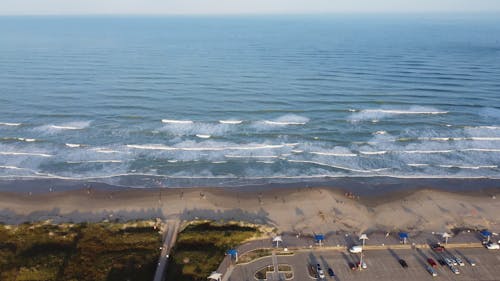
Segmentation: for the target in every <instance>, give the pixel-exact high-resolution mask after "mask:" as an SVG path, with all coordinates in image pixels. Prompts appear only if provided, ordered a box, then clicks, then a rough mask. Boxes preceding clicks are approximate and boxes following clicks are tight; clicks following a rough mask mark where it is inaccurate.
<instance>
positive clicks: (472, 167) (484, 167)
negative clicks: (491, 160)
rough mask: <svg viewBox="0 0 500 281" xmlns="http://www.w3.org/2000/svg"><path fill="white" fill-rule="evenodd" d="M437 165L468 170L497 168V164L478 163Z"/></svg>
mask: <svg viewBox="0 0 500 281" xmlns="http://www.w3.org/2000/svg"><path fill="white" fill-rule="evenodd" d="M438 166H439V167H442V168H455V169H469V170H479V169H496V168H498V166H497V165H479V166H458V165H438Z"/></svg>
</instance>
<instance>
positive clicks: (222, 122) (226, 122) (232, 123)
mask: <svg viewBox="0 0 500 281" xmlns="http://www.w3.org/2000/svg"><path fill="white" fill-rule="evenodd" d="M219 123H221V124H230V125H238V124H241V123H243V121H241V120H219Z"/></svg>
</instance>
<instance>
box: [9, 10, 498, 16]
mask: <svg viewBox="0 0 500 281" xmlns="http://www.w3.org/2000/svg"><path fill="white" fill-rule="evenodd" d="M318 15H320V16H338V15H373V16H376V15H380V16H384V15H386V16H397V15H401V16H405V15H419V16H424V15H433V16H435V15H443V16H475V15H492V16H493V15H500V10H498V11H335V12H255V13H252V12H241V13H240V12H228V13H155V12H152V13H94V12H93V13H12V14H9V13H5V14H3V13H0V17H10V16H12V17H16V16H138V17H142V16H144V17H146V16H207V17H211V16H318Z"/></svg>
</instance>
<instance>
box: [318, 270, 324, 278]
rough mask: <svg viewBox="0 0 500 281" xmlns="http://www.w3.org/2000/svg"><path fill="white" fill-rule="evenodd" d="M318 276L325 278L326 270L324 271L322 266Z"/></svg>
mask: <svg viewBox="0 0 500 281" xmlns="http://www.w3.org/2000/svg"><path fill="white" fill-rule="evenodd" d="M318 276H319V278H321V279H324V278H325V272H323V269H321V268H319V269H318Z"/></svg>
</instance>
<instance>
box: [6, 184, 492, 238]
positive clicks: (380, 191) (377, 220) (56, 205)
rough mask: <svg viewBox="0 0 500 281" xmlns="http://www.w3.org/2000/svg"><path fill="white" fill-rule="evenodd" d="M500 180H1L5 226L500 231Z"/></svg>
mask: <svg viewBox="0 0 500 281" xmlns="http://www.w3.org/2000/svg"><path fill="white" fill-rule="evenodd" d="M499 195H500V181H499V180H487V179H467V180H459V179H453V180H449V179H418V180H417V179H413V180H404V179H385V178H379V179H374V178H364V179H342V180H337V181H335V182H322V183H316V184H314V185H313V184H312V183H303V184H299V183H298V184H291V185H266V186H252V187H249V186H246V187H234V188H229V187H227V188H207V187H203V188H126V187H120V186H112V185H106V184H97V183H89V182H85V183H84V182H67V181H55V180H34V181H26V180H23V181H1V182H0V222H4V223H21V222H24V221H40V220H48V219H50V220H52V221H54V222H60V221H73V222H82V221H101V220H105V219H108V220H114V219H121V220H130V219H146V218H157V217H158V218H170V219H180V220H192V219H213V220H242V221H247V222H253V223H259V224H268V225H271V226H274V227H276V228H277V229H278V230H279V231H287V232H288V231H290V232H297V231H301V232H303V233H312V232H324V233H327V232H332V231H348V232H371V231H395V230H405V231H448V230H451V229H454V228H479V229H482V228H488V229H490V230H492V231H495V232H500V216H499V215H498V214H500V198H498V199H497V197H498V196H499Z"/></svg>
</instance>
